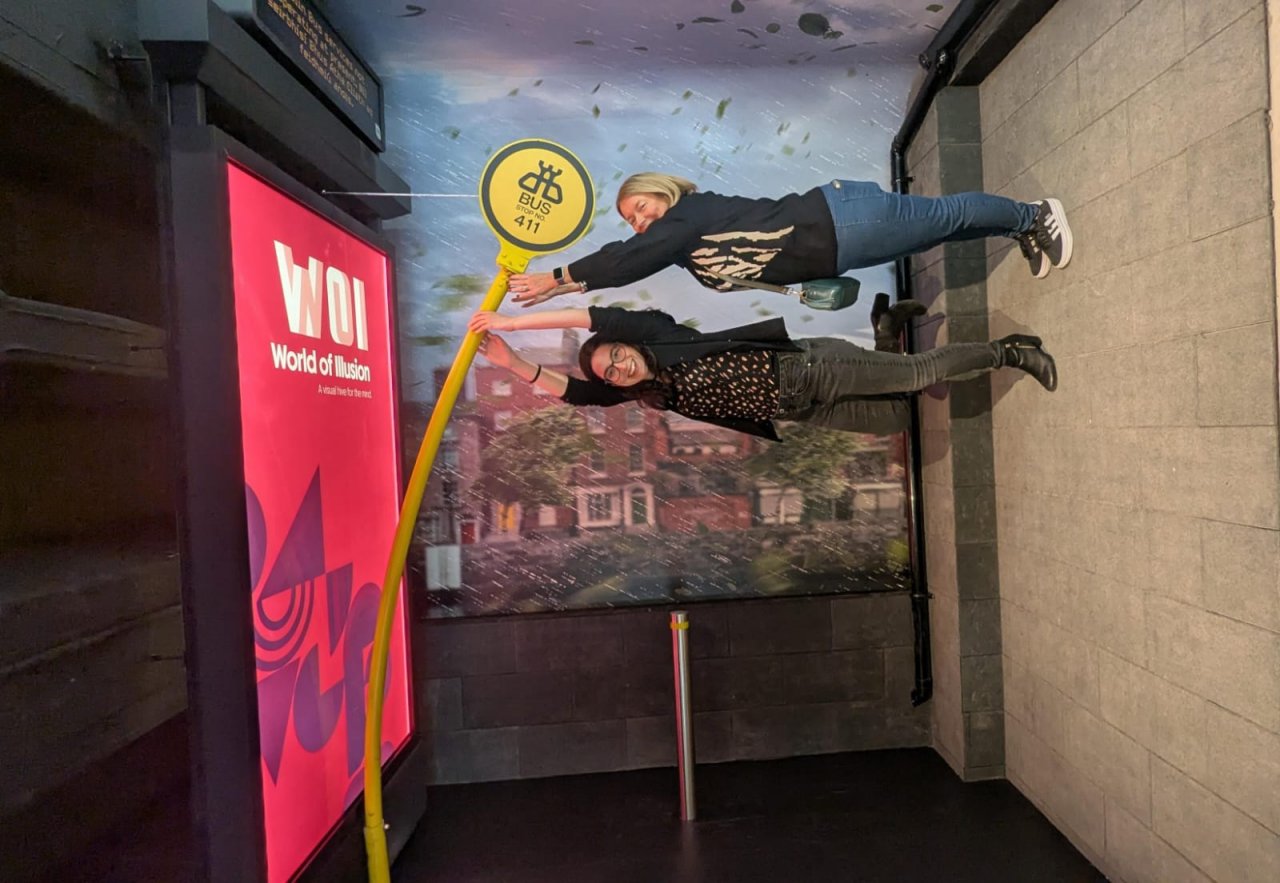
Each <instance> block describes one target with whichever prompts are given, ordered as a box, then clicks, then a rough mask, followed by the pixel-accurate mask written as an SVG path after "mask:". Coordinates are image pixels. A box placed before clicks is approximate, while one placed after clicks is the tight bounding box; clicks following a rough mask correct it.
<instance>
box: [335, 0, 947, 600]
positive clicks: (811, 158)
mask: <svg viewBox="0 0 1280 883" xmlns="http://www.w3.org/2000/svg"><path fill="white" fill-rule="evenodd" d="M316 5H317V6H318V7H319V8H320V9H321V11H322V12H324V13H326V14H327V15H328V16H329V17H330V19H331V20H332V21H333V23H334V24H335V25H336V26H337V27H338V28H339V29H340V30H341V31H342V33H343V34H344V35H345V36H346V37H347V39H348V40H349V41H350V42H351V43H352V44H353V46H354V47H355V48H356V50H357V51H358V52H359V53H360V54H361V55H362V56H363V57H364V58H365V59H367V60H368V62H369V63H370V64H371V66H373V67H374V69H375V70H376V71H377V72H378V74H379V76H380V77H381V79H382V80H383V84H384V87H385V94H386V131H387V143H388V152H387V161H388V163H389V164H390V165H391V166H392V167H393V168H394V169H395V170H396V171H397V172H398V173H399V174H400V175H401V176H403V177H404V178H405V179H406V180H407V181H408V182H409V184H410V185H411V188H412V190H413V191H414V192H415V193H422V194H430V195H428V196H421V197H417V198H415V199H414V202H413V213H412V214H411V215H409V216H408V217H406V218H403V219H399V220H397V221H395V222H393V223H391V224H389V225H388V228H387V233H388V235H389V237H390V238H391V240H392V241H393V242H394V243H395V244H396V248H397V280H398V292H399V300H400V323H401V326H400V327H401V357H402V374H401V381H402V386H403V393H404V396H405V399H406V402H405V407H404V411H403V414H404V419H405V429H406V435H405V438H406V446H407V447H408V448H409V451H408V455H409V456H412V454H413V452H414V450H415V449H416V445H417V443H418V441H419V440H420V439H421V435H422V430H423V428H424V427H425V424H426V420H427V417H428V416H429V414H430V408H431V405H432V403H433V400H434V395H435V391H436V384H437V378H438V375H439V373H440V372H441V371H442V370H443V369H444V368H447V366H448V365H449V363H450V362H451V361H452V358H453V355H454V353H455V352H456V348H457V345H458V342H459V341H460V340H461V337H462V335H463V333H464V330H465V327H464V326H465V321H466V318H467V317H468V316H469V315H470V314H471V312H472V311H473V310H474V309H475V308H476V307H477V306H478V304H479V302H480V300H481V298H482V296H483V293H484V291H485V290H486V289H487V287H488V285H489V282H490V281H491V280H492V278H493V275H494V272H495V269H496V268H495V264H494V258H495V256H496V254H497V243H496V240H495V239H494V238H493V235H492V233H491V232H490V231H489V229H488V228H487V227H486V226H485V223H484V221H483V219H482V217H481V215H480V212H479V209H478V205H477V201H476V199H475V193H476V186H477V181H478V179H479V176H480V172H481V170H482V169H483V167H484V164H485V162H486V161H487V160H488V158H489V157H490V156H491V155H492V154H493V153H494V152H495V151H496V150H497V149H498V148H500V147H502V146H503V145H505V144H507V143H510V142H511V141H515V140H518V139H521V138H527V137H541V138H548V139H550V140H553V141H557V142H559V143H561V144H564V145H565V146H567V147H568V148H569V149H570V150H572V151H574V152H575V153H576V154H577V155H578V156H579V157H580V158H581V159H582V160H583V161H584V163H585V164H586V167H587V169H588V170H589V171H590V173H591V175H592V178H593V181H594V184H595V188H596V194H597V201H598V211H597V214H596V217H595V219H594V222H593V224H592V227H591V229H590V230H589V231H588V234H587V235H586V237H584V239H583V240H581V241H580V242H579V243H577V244H576V245H574V246H573V247H572V248H571V249H569V250H568V251H566V252H564V253H563V254H561V255H555V256H551V257H547V258H542V259H540V260H537V261H535V262H534V263H533V264H532V265H531V269H534V270H549V269H551V267H553V266H556V265H558V264H561V263H565V262H567V261H568V260H572V259H574V258H576V257H579V256H582V255H585V254H588V253H590V252H592V251H594V250H595V249H597V248H599V247H600V246H602V245H604V244H605V243H607V242H610V241H613V240H617V239H623V238H626V237H627V236H628V234H629V233H630V230H629V229H628V228H627V227H626V226H625V224H624V223H623V222H622V220H621V219H620V218H619V217H618V216H617V214H616V213H615V212H614V210H613V203H614V197H615V194H616V190H617V186H618V184H619V183H620V182H621V180H622V179H623V178H624V177H625V176H627V175H629V174H631V173H633V172H638V171H645V170H658V171H664V172H670V173H673V174H677V175H681V176H684V177H687V178H690V179H691V180H693V181H695V182H697V184H698V185H699V187H700V189H702V190H711V191H716V192H720V193H732V194H741V195H746V196H778V195H782V194H783V193H786V192H790V191H796V192H799V191H804V190H808V189H810V188H812V187H815V186H817V185H819V184H821V183H824V182H826V181H829V180H831V179H833V178H855V179H867V180H874V181H877V182H879V183H880V184H881V185H883V186H886V187H888V185H889V181H888V158H889V146H890V142H891V140H892V137H893V134H894V133H895V132H896V130H897V128H898V126H899V124H900V122H901V119H902V115H903V112H904V110H905V108H906V104H907V101H908V98H909V94H910V91H911V88H912V86H913V83H915V82H916V80H917V78H918V74H919V66H918V64H917V62H916V58H917V56H918V55H919V53H920V52H921V51H922V50H923V49H924V48H925V47H926V46H927V45H928V42H929V40H930V39H931V38H932V36H933V34H934V33H935V30H936V29H937V28H938V27H940V26H941V25H942V23H943V22H944V21H945V20H946V17H947V16H948V15H949V14H950V12H951V10H952V8H953V7H954V5H955V0H950V2H946V3H919V4H912V5H906V4H901V3H881V2H870V0H848V2H843V3H821V2H803V0H801V2H794V0H714V2H710V0H693V2H675V0H650V2H647V3H643V4H640V3H601V2H596V3H583V2H543V3H527V4H509V3H500V2H495V0H475V2H471V3H467V4H457V3H441V2H428V0H420V2H419V3H417V4H405V3H392V2H385V0H373V2H369V3H367V4H362V5H360V6H359V8H356V4H343V5H342V6H341V7H338V6H337V5H336V4H335V5H334V7H335V8H332V9H331V8H329V7H328V5H326V4H325V3H322V2H321V3H317V4H316ZM852 275H855V276H857V277H858V278H859V279H860V280H861V282H862V294H861V297H860V302H859V303H858V304H856V305H854V306H853V307H851V308H849V309H847V310H844V311H841V312H834V313H832V312H819V311H815V310H810V309H808V308H806V307H804V306H803V305H801V304H799V303H797V302H795V301H793V300H790V299H788V298H785V297H783V296H781V295H776V294H770V293H766V292H758V291H756V292H734V293H723V294H718V293H714V292H711V291H709V290H707V289H704V288H702V287H701V286H699V285H698V284H697V283H695V282H694V281H693V279H692V278H691V277H690V276H689V275H688V274H686V273H685V272H684V271H682V270H680V269H678V268H670V269H667V270H664V271H662V272H661V273H658V274H656V275H654V276H651V277H650V278H648V279H645V280H643V281H641V282H639V283H636V284H634V285H630V286H627V287H625V288H619V289H609V290H604V291H598V292H590V293H588V294H586V295H575V296H564V297H560V298H557V299H556V300H554V301H552V302H551V303H550V304H549V305H548V307H542V308H544V309H545V308H556V307H568V306H586V305H588V304H605V305H613V306H629V307H633V308H645V307H654V308H659V309H663V310H666V311H667V312H669V313H671V314H672V315H673V316H674V317H675V318H676V319H677V320H679V321H684V322H688V323H690V324H694V325H696V326H697V327H700V328H702V329H705V330H712V329H716V328H721V327H727V326H731V325H737V324H743V323H746V322H750V321H755V320H757V319H759V318H763V317H767V316H774V315H778V316H782V317H784V318H785V320H786V323H787V327H788V329H789V330H790V331H791V333H792V334H793V335H796V336H814V335H843V336H848V337H850V338H851V339H853V340H855V341H857V342H859V343H862V344H864V345H866V346H868V347H870V346H871V340H872V335H871V329H870V322H869V319H868V312H869V309H870V304H871V300H872V297H873V295H874V293H875V292H878V291H892V287H891V286H892V285H893V276H892V269H891V268H890V267H879V268H872V269H868V270H862V271H858V272H856V273H854V274H852ZM504 309H505V310H507V311H516V310H518V309H519V308H518V307H515V306H507V307H505V308H504ZM535 309H538V308H535ZM510 340H511V343H512V344H513V345H514V346H516V347H517V348H519V349H521V350H525V351H528V350H533V351H534V353H533V354H534V355H535V356H536V357H537V358H538V359H539V360H541V361H545V362H546V363H547V364H554V365H560V366H563V367H566V368H567V367H568V366H569V365H572V364H575V363H576V358H575V357H574V354H575V353H576V348H577V343H578V342H579V338H575V337H573V336H572V335H569V336H565V335H563V334H562V333H561V332H525V333H521V334H514V335H511V336H510ZM575 370H576V369H575ZM783 435H784V437H785V438H787V441H786V442H785V443H783V444H781V445H775V444H771V443H769V442H761V441H758V440H755V439H751V438H748V437H746V436H739V435H736V434H734V433H731V432H728V431H725V430H720V429H716V428H714V427H711V426H708V425H706V424H701V423H697V422H694V421H690V420H687V419H684V418H681V417H678V416H676V415H674V414H669V413H666V412H656V411H648V410H642V409H640V408H638V407H637V406H633V405H626V406H621V407H616V408H610V409H581V410H578V409H572V408H568V407H566V406H562V405H559V404H558V402H556V401H555V400H553V399H551V398H549V397H546V396H541V395H537V394H535V392H534V391H533V390H532V389H530V388H527V387H524V386H523V385H521V384H519V383H518V382H515V383H513V382H512V378H511V376H510V375H509V374H507V373H506V372H504V371H501V370H498V369H494V368H490V367H489V366H487V365H486V364H485V363H484V361H483V359H477V363H476V367H475V369H474V370H473V372H472V378H471V382H470V383H469V384H468V388H467V390H466V392H465V394H464V398H463V400H461V401H460V402H459V405H458V407H457V409H456V411H455V416H454V419H453V421H452V422H451V428H450V431H449V437H448V438H447V440H446V443H445V445H444V446H443V448H442V450H441V454H440V456H439V458H438V459H437V463H436V468H435V472H434V474H433V477H432V482H431V486H430V488H429V490H428V494H427V499H426V502H425V503H424V507H423V513H422V517H421V519H420V522H419V526H418V531H417V534H416V542H415V547H414V549H413V550H412V551H411V553H410V555H411V557H410V571H411V573H412V574H413V576H414V578H415V580H416V581H417V582H418V585H419V587H420V588H422V587H426V588H425V591H426V596H427V597H428V599H429V603H430V612H431V615H434V616H457V615H476V614H486V613H509V612H515V611H520V612H529V611H539V610H558V609H569V608H581V607H599V606H609V605H619V604H636V603H658V602H666V601H671V600H673V599H681V600H683V599H690V598H712V597H716V598H719V597H743V596H753V595H762V594H767V595H781V594H794V593H818V592H821V593H826V592H847V591H881V590H885V589H888V588H894V587H896V586H899V585H900V583H901V581H902V579H903V578H904V567H905V557H906V545H905V540H906V520H905V512H904V495H903V492H902V488H903V484H902V482H903V455H902V448H901V440H900V439H877V438H873V437H869V436H856V435H848V434H843V433H832V432H823V431H819V430H814V429H810V428H807V427H800V426H789V427H786V428H785V429H784V432H783Z"/></svg>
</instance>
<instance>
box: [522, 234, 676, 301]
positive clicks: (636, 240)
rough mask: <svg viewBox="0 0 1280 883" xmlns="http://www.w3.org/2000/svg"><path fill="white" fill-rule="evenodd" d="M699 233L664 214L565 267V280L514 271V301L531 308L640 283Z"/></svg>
mask: <svg viewBox="0 0 1280 883" xmlns="http://www.w3.org/2000/svg"><path fill="white" fill-rule="evenodd" d="M698 236H699V233H698V231H697V230H696V229H694V225H693V224H691V223H690V222H688V221H686V220H683V219H679V218H666V217H664V218H662V219H660V220H658V221H655V222H654V224H653V226H651V227H650V228H649V229H648V230H646V231H645V232H644V233H637V234H636V235H635V236H632V237H631V238H630V239H626V240H621V241H619V242H610V243H609V244H608V245H605V246H603V247H602V248H601V249H600V250H599V251H597V252H595V253H593V254H589V255H587V256H586V257H585V258H579V259H578V260H576V261H573V262H572V263H570V264H568V265H566V266H564V267H561V268H560V272H561V279H562V280H563V283H561V282H557V280H556V279H555V276H554V274H552V273H515V274H513V275H512V276H511V279H510V282H509V285H510V290H511V295H512V297H511V300H512V301H513V302H514V303H518V304H520V305H521V306H525V307H531V306H533V305H534V304H540V303H542V302H543V301H546V300H548V299H550V298H553V297H556V296H557V295H561V294H570V293H573V292H577V291H585V290H587V289H588V288H590V289H592V290H595V289H599V288H618V287H620V286H623V285H629V284H630V283H632V282H639V281H640V280H641V279H645V278H647V277H649V276H652V275H653V274H654V273H657V272H658V271H659V270H665V269H666V268H667V267H670V266H671V265H672V264H674V263H675V262H676V261H677V260H679V259H680V257H681V256H682V255H683V254H684V253H685V251H686V250H687V249H688V248H690V247H691V243H693V242H694V241H695V240H696V239H697V238H698Z"/></svg>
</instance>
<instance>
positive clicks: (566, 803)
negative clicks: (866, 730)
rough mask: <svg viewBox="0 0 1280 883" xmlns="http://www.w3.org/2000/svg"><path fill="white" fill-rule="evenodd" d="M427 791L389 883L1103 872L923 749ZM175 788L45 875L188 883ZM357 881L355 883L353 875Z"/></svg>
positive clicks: (62, 881) (1000, 881) (1001, 795)
mask: <svg viewBox="0 0 1280 883" xmlns="http://www.w3.org/2000/svg"><path fill="white" fill-rule="evenodd" d="M697 778H698V781H697V786H698V809H699V819H698V821H697V822H694V823H692V824H689V825H682V824H681V823H680V821H679V819H678V818H677V814H678V799H679V798H678V792H677V790H676V788H677V779H676V773H675V770H673V769H656V770H637V771H634V772H627V773H608V774H600V775H591V776H563V777H560V778H554V779H533V780H525V781H518V782H494V783H487V784H479V785H452V786H447V787H436V788H432V789H430V793H429V797H428V803H427V815H426V818H425V821H424V823H423V825H422V827H421V828H420V829H419V831H418V833H417V835H416V836H415V837H414V838H413V839H412V840H411V841H410V842H409V844H408V845H407V846H406V847H405V850H404V853H403V854H402V855H401V856H400V858H399V860H398V861H397V862H396V865H395V868H394V871H393V874H392V878H393V880H394V881H395V883H436V881H440V883H480V881H483V883H535V881H536V883H543V881H547V883H552V881H554V883H596V881H600V883H694V881H699V883H702V881H705V883H728V881H732V883H751V881H756V880H759V881H768V883H808V881H824V883H825V881H841V883H844V881H850V883H852V881H857V883H875V881H893V883H916V881H945V883H965V881H974V883H1019V881H1035V883H1055V881H1062V883H1066V881H1070V883H1077V881H1078V883H1084V881H1100V880H1103V879H1105V878H1104V877H1102V875H1101V874H1099V873H1098V872H1097V871H1096V870H1095V869H1094V868H1093V866H1092V865H1090V864H1089V862H1088V861H1087V860H1086V859H1085V858H1084V857H1083V856H1082V855H1080V853H1078V852H1077V851H1076V850H1075V848H1074V847H1072V846H1071V844H1070V843H1069V842H1067V840H1066V838H1065V837H1063V836H1062V835H1061V834H1059V833H1058V831H1057V830H1056V829H1055V828H1054V827H1053V826H1052V825H1050V824H1049V822H1048V821H1047V820H1046V819H1045V818H1044V816H1042V815H1040V813H1039V812H1038V811H1037V810H1036V808H1035V807H1034V806H1032V805H1031V804H1030V803H1028V802H1027V800H1026V799H1025V798H1024V797H1023V796H1022V795H1021V794H1019V793H1018V792H1017V790H1015V789H1014V788H1013V786H1012V785H1010V784H1009V783H1008V782H1003V781H1000V782H980V783H971V784H965V783H963V782H961V781H960V780H959V779H957V778H956V776H955V774H954V773H952V772H951V770H950V769H949V768H948V767H947V765H946V764H945V763H944V762H943V761H942V759H941V758H940V757H939V756H938V755H937V754H936V753H934V752H933V751H932V750H930V749H927V748H917V749H905V750H897V751H874V752H858V753H849V754H830V755H824V756H821V757H799V758H792V759H789V760H776V761H763V762H755V763H726V764H715V765H710V766H702V767H699V768H698V771H697ZM188 798H189V794H188V792H187V790H186V789H185V787H184V788H181V789H178V790H175V791H174V792H173V793H171V794H169V795H167V796H166V799H165V800H163V801H161V802H160V803H159V804H157V805H156V806H155V808H154V810H153V811H152V812H150V813H148V814H147V815H146V817H144V818H141V819H138V820H136V821H135V822H131V823H127V824H126V825H122V827H121V830H120V831H119V832H117V833H116V834H115V835H114V836H112V837H109V838H107V839H106V840H104V841H103V843H101V844H100V846H99V848H98V849H95V850H93V851H91V852H90V854H88V855H81V856H74V857H69V861H68V864H67V865H66V866H64V867H61V868H58V869H56V870H55V871H54V872H53V873H52V875H51V876H49V877H47V878H46V879H48V880H50V881H52V880H57V881H58V883H81V881H83V883H89V881H93V883H185V881H191V880H194V879H195V868H194V864H193V855H192V842H191V836H190V828H189V822H190V814H189V812H188V811H187V807H186V801H187V799H188ZM357 879H363V877H362V876H361V877H359V878H357Z"/></svg>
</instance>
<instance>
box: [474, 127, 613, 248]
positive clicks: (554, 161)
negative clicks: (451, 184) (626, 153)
mask: <svg viewBox="0 0 1280 883" xmlns="http://www.w3.org/2000/svg"><path fill="white" fill-rule="evenodd" d="M595 207H596V199H595V191H594V190H593V189H592V186H591V176H590V175H588V174H587V169H586V167H585V166H584V165H583V164H582V161H581V160H579V159H578V158H577V157H576V156H574V155H573V154H572V153H570V152H569V151H568V150H567V149H565V148H564V147H562V146H560V145H559V144H556V143H555V142H553V141H544V140H541V139H537V138H530V139H526V140H524V141H514V142H512V143H511V144H508V145H507V146H506V147H503V148H502V149H501V150H499V151H498V152H497V153H495V154H494V155H493V157H492V158H491V159H490V160H489V162H488V163H487V164H486V165H485V167H484V172H483V174H481V176H480V211H481V212H482V213H483V214H484V219H485V222H486V223H487V224H488V225H489V229H490V230H492V231H493V233H494V235H495V236H497V237H498V239H499V240H500V241H501V242H502V249H501V252H500V254H499V256H498V263H499V264H501V265H502V266H504V267H508V268H510V269H512V270H514V271H515V272H521V271H522V270H523V269H524V267H525V266H526V265H527V264H528V261H529V258H531V257H534V256H535V255H541V254H550V253H552V252H556V251H561V250H562V249H566V248H568V247H569V246H570V245H573V243H575V242H577V241H578V240H579V239H581V238H582V236H583V235H584V234H585V233H586V232H587V227H588V226H589V225H590V224H591V215H592V213H593V212H594V211H595ZM518 255H522V256H523V262H520V263H518V265H517V266H512V264H513V263H517V262H518V261H519V260H520V258H519V257H518ZM504 256H509V257H511V258H513V259H514V260H512V261H510V262H509V261H507V260H504V259H503V258H504Z"/></svg>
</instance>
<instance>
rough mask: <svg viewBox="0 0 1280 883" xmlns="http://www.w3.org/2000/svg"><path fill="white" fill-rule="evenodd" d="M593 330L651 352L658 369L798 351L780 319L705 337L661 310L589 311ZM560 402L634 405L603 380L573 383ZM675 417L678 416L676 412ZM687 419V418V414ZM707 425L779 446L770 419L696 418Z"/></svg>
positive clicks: (576, 379)
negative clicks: (733, 354)
mask: <svg viewBox="0 0 1280 883" xmlns="http://www.w3.org/2000/svg"><path fill="white" fill-rule="evenodd" d="M587 311H588V312H589V313H590V314H591V330H592V331H593V332H595V333H596V334H598V335H600V337H601V338H602V339H604V340H607V341H609V342H611V343H629V344H638V345H642V346H645V347H647V348H648V349H650V350H651V351H652V352H653V354H654V356H655V357H656V358H657V360H658V368H659V369H662V368H669V367H671V366H672V365H679V364H684V363H687V362H692V361H693V360H694V359H697V358H698V357H700V356H706V355H711V354H714V353H722V352H725V351H727V350H771V351H774V352H798V351H799V349H800V348H799V347H798V346H796V345H795V344H794V343H793V342H792V341H791V338H789V337H788V336H787V326H786V324H785V323H784V322H783V321H782V319H780V318H774V319H766V320H765V321H763V322H755V323H753V324H751V325H742V326H740V327H738V328H726V329H725V330H724V331H714V332H711V333H708V334H704V333H702V332H701V331H698V330H697V329H696V328H690V327H689V326H687V325H681V324H680V323H679V322H677V321H676V320H675V319H672V318H671V317H670V316H668V315H667V314H666V313H663V312H661V311H659V310H624V309H619V308H618V307H588V308H587ZM562 400H563V401H564V402H566V403H568V404H570V405H578V406H582V405H599V406H602V407H609V406H611V405H620V404H622V403H623V402H629V401H632V400H631V399H629V398H627V397H626V395H624V394H623V392H622V390H621V389H619V388H618V387H616V386H610V385H609V384H607V383H604V382H602V381H599V380H579V379H578V378H576V377H570V378H569V386H568V388H567V389H566V390H565V391H564V396H563V397H562ZM676 413H680V412H679V411H676ZM686 416H688V415H686ZM693 419H695V420H701V421H703V422H704V423H711V424H713V425H715V426H723V427H725V428H726V429H734V430H737V431H738V432H745V433H747V434H748V435H755V436H759V437H760V438H767V439H770V440H772V441H779V438H778V432H777V430H776V429H774V427H773V422H772V421H769V420H764V421H759V422H757V421H754V420H733V419H719V418H712V417H695V418H693Z"/></svg>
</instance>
